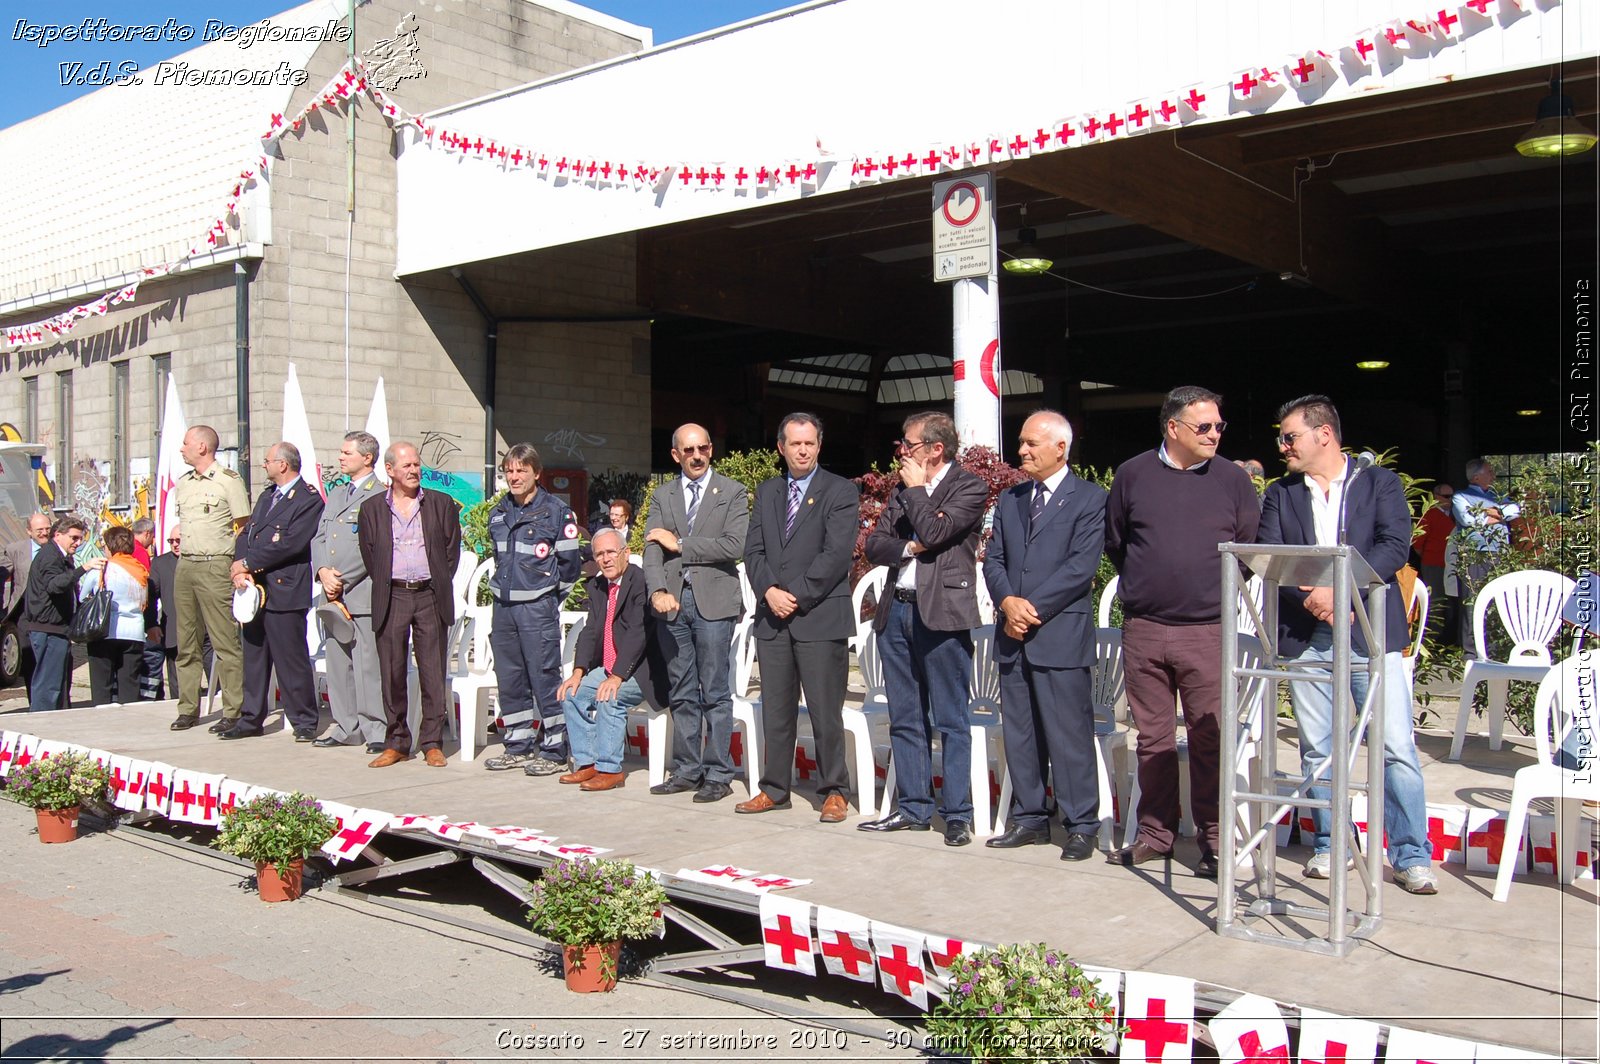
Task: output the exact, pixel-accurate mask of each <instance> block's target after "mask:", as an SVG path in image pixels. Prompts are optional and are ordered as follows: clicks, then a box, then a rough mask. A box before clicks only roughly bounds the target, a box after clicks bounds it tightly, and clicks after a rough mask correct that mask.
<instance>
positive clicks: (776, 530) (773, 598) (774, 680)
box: [735, 414, 872, 824]
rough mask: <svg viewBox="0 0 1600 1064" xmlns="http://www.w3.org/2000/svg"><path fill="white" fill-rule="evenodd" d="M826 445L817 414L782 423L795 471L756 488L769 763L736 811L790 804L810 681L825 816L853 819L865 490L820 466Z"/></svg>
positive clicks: (753, 558) (751, 546) (754, 539)
mask: <svg viewBox="0 0 1600 1064" xmlns="http://www.w3.org/2000/svg"><path fill="white" fill-rule="evenodd" d="M821 449H822V422H821V421H819V420H817V418H816V417H815V416H814V415H812V414H790V415H789V416H787V417H785V418H784V419H783V421H782V423H781V424H779V426H778V452H779V453H780V454H781V455H783V460H784V464H785V466H786V467H787V472H786V473H785V474H784V475H783V476H777V477H772V478H771V479H769V480H766V481H763V482H762V483H761V485H760V486H759V487H757V488H756V505H755V513H754V515H753V516H754V520H753V521H751V522H750V530H749V533H748V535H747V536H746V538H745V547H744V569H745V575H746V576H747V577H748V578H749V580H750V586H751V587H752V588H754V589H755V593H756V619H755V635H756V658H757V660H758V661H759V662H760V664H761V694H762V700H761V718H762V728H763V733H764V735H765V743H766V751H765V759H766V763H765V764H764V765H763V766H762V769H761V790H760V793H758V794H756V795H754V796H752V797H751V799H750V800H749V801H747V802H741V803H740V804H739V805H737V806H735V810H736V811H737V812H740V813H765V812H767V811H768V810H772V809H786V808H788V806H789V788H790V784H791V783H792V782H793V778H794V745H795V733H796V730H797V728H798V725H799V716H800V692H801V689H802V688H804V690H805V696H806V706H807V710H808V712H809V714H810V716H811V731H812V737H813V738H814V739H815V740H816V744H817V771H818V776H817V793H818V794H820V795H822V822H823V823H824V824H837V823H840V822H841V821H843V820H844V818H845V814H846V812H847V807H846V805H845V798H844V792H845V791H846V790H847V789H848V788H849V785H850V779H849V775H848V773H847V772H846V771H845V761H844V725H843V723H842V720H841V716H840V714H841V711H842V710H843V708H844V685H845V675H846V673H847V671H848V669H849V651H848V650H847V649H846V641H847V640H848V639H849V638H850V635H851V633H853V632H854V631H855V627H856V618H855V617H853V616H852V615H851V610H850V561H851V557H852V555H853V554H854V553H855V545H856V514H857V512H858V510H859V509H860V506H861V492H860V490H859V489H858V488H857V487H856V486H855V485H854V484H852V483H850V482H849V481H848V480H845V479H844V478H843V477H837V476H834V475H833V474H832V473H829V472H827V471H826V470H823V469H819V468H818V467H817V455H818V453H819V452H820V451H821ZM861 785H862V786H863V787H870V786H872V781H871V780H862V781H861Z"/></svg>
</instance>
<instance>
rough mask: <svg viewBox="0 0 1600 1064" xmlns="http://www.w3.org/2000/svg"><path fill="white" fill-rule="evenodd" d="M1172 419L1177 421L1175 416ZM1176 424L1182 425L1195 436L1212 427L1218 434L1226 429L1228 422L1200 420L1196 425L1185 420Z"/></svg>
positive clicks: (1201, 434) (1206, 431)
mask: <svg viewBox="0 0 1600 1064" xmlns="http://www.w3.org/2000/svg"><path fill="white" fill-rule="evenodd" d="M1172 420H1174V421H1178V419H1177V418H1173V419H1172ZM1178 424H1180V425H1182V426H1183V427H1184V428H1186V429H1188V430H1189V431H1190V432H1192V433H1194V434H1195V435H1196V436H1204V435H1206V434H1207V433H1209V432H1210V431H1211V430H1212V429H1216V430H1217V432H1218V434H1219V435H1220V434H1221V433H1224V432H1226V431H1228V423H1227V422H1226V421H1202V422H1200V424H1198V425H1191V424H1189V423H1188V422H1187V421H1178Z"/></svg>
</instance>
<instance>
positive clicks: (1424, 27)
mask: <svg viewBox="0 0 1600 1064" xmlns="http://www.w3.org/2000/svg"><path fill="white" fill-rule="evenodd" d="M1406 25H1407V26H1410V27H1411V28H1412V29H1413V30H1415V31H1416V32H1417V36H1419V37H1432V36H1433V27H1432V26H1430V25H1429V24H1428V23H1426V22H1418V21H1417V20H1416V19H1414V18H1408V19H1406Z"/></svg>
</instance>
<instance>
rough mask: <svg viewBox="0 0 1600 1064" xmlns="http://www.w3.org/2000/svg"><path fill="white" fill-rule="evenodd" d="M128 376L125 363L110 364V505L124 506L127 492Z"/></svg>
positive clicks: (127, 499) (127, 498)
mask: <svg viewBox="0 0 1600 1064" xmlns="http://www.w3.org/2000/svg"><path fill="white" fill-rule="evenodd" d="M128 375H129V367H128V363H126V362H114V363H112V364H111V505H113V506H125V505H127V503H128V502H129V500H130V496H129V492H128Z"/></svg>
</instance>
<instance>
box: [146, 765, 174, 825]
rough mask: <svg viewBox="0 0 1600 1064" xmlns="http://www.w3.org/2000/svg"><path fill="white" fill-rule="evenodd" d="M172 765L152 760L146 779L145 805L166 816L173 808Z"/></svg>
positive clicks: (152, 810)
mask: <svg viewBox="0 0 1600 1064" xmlns="http://www.w3.org/2000/svg"><path fill="white" fill-rule="evenodd" d="M172 772H173V768H172V766H171V765H168V764H165V763H163V762H160V761H152V762H150V771H149V773H148V775H146V776H145V781H144V807H145V808H146V809H148V810H150V811H151V812H154V813H160V814H161V815H162V816H166V815H167V813H168V811H169V810H170V809H171V808H172Z"/></svg>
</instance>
